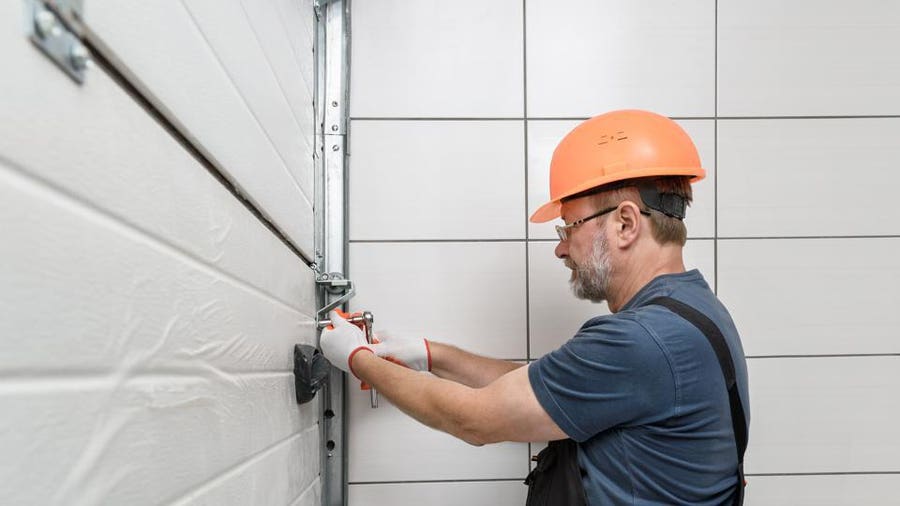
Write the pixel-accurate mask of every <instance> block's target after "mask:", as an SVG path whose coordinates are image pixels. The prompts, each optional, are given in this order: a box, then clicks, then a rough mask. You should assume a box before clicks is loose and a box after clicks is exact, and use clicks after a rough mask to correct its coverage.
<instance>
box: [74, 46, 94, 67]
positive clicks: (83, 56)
mask: <svg viewBox="0 0 900 506" xmlns="http://www.w3.org/2000/svg"><path fill="white" fill-rule="evenodd" d="M69 59H70V60H71V61H72V66H73V67H75V69H76V70H84V69H86V68H87V66H88V62H89V61H91V53H90V52H88V50H87V48H86V47H84V44H82V43H80V42H75V43H74V44H72V47H70V48H69Z"/></svg>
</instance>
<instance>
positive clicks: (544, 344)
mask: <svg viewBox="0 0 900 506" xmlns="http://www.w3.org/2000/svg"><path fill="white" fill-rule="evenodd" d="M556 244H557V243H556V242H544V241H540V242H537V241H533V242H529V243H528V277H529V278H528V281H529V283H528V288H529V289H528V293H529V305H530V323H529V325H530V330H531V331H530V336H531V348H530V352H531V356H530V357H529V358H540V357H541V356H543V355H545V354H547V353H549V352H551V351H553V350H555V349H556V348H558V347H559V346H561V345H562V344H563V343H565V342H566V341H568V340H569V339H570V338H571V337H572V336H573V335H575V332H577V331H578V329H579V328H580V327H581V325H582V324H583V323H584V322H586V321H587V320H589V319H590V318H593V317H594V316H598V315H601V314H609V309H608V308H607V306H606V303H602V304H594V303H592V302H589V301H585V300H579V299H576V298H575V296H574V295H572V291H571V289H570V288H569V278H570V273H571V271H570V270H569V269H568V268H567V267H566V266H565V265H563V262H562V260H560V259H558V258H556V256H555V255H554V254H553V249H554V248H555V247H556ZM684 263H685V268H687V269H693V268H698V269H700V272H701V273H703V276H704V277H705V278H706V281H707V283H709V284H710V287H714V286H715V277H714V274H715V252H714V244H713V241H712V240H689V241H688V243H687V246H686V247H685V250H684Z"/></svg>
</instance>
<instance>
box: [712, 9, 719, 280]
mask: <svg viewBox="0 0 900 506" xmlns="http://www.w3.org/2000/svg"><path fill="white" fill-rule="evenodd" d="M718 118H719V0H716V3H715V14H714V18H713V170H714V171H715V172H714V174H713V178H714V179H713V293H715V294H716V295H718V294H719V119H718Z"/></svg>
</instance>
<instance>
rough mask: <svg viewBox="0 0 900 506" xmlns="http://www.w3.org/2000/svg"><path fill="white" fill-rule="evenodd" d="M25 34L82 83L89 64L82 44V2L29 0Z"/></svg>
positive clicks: (87, 51)
mask: <svg viewBox="0 0 900 506" xmlns="http://www.w3.org/2000/svg"><path fill="white" fill-rule="evenodd" d="M25 9H26V25H27V26H26V33H27V34H28V37H29V38H30V39H31V41H32V42H33V43H34V45H35V46H37V47H38V48H39V49H40V50H41V51H43V52H44V54H45V55H47V57H49V58H50V59H51V60H53V62H54V63H56V65H57V66H58V67H59V68H61V69H62V70H63V71H64V72H65V73H66V75H68V76H69V77H71V78H72V79H73V80H74V81H75V82H77V83H79V84H81V83H83V82H84V74H85V71H86V70H87V69H88V68H89V67H90V65H91V64H92V62H91V52H90V50H89V49H88V47H87V46H86V45H85V44H84V42H82V37H83V35H84V24H83V22H82V19H83V13H84V11H83V9H84V0H28V1H26V2H25Z"/></svg>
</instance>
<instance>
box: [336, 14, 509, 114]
mask: <svg viewBox="0 0 900 506" xmlns="http://www.w3.org/2000/svg"><path fill="white" fill-rule="evenodd" d="M352 18H353V49H352V53H353V54H352V56H351V61H352V62H353V80H352V81H351V83H350V107H351V115H352V116H367V117H372V116H376V117H473V116H475V117H521V116H522V115H523V111H522V109H523V98H522V96H523V93H524V92H523V78H524V77H523V70H522V65H523V60H522V44H523V38H522V2H521V0H494V1H491V2H483V1H480V0H461V1H456V2H445V1H442V0H387V1H380V2H356V3H354V4H353V13H352Z"/></svg>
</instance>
